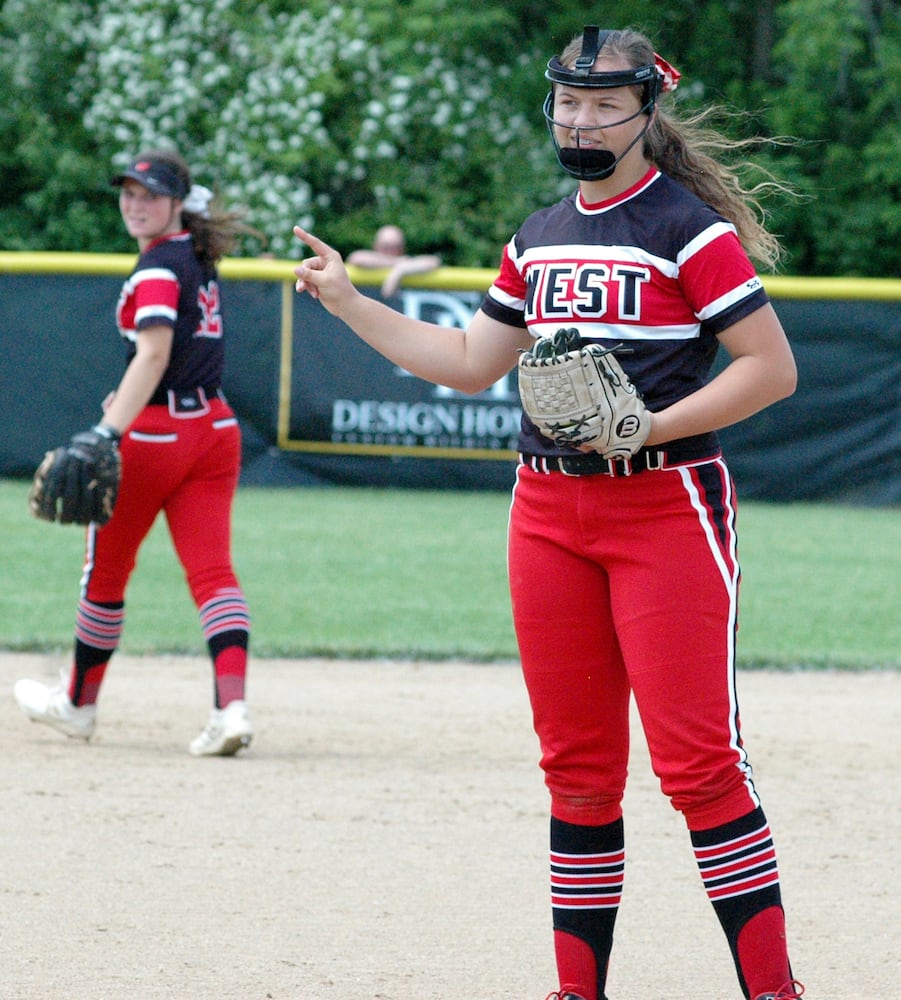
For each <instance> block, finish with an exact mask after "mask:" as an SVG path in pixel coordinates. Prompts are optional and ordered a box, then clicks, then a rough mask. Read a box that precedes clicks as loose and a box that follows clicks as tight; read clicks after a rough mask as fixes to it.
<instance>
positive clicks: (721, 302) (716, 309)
mask: <svg viewBox="0 0 901 1000" xmlns="http://www.w3.org/2000/svg"><path fill="white" fill-rule="evenodd" d="M762 287H763V282H762V281H761V280H760V278H751V279H750V280H749V281H745V282H743V283H742V284H740V285H738V287H737V288H730V289H729V291H728V292H726V293H725V295H721V296H720V297H719V298H718V299H714V301H713V302H711V303H710V304H709V305H708V306H707V308H706V309H702V310H701V311H700V312H699V313H698V319H702V320H704V319H707V318H708V317H709V316H716V315H718V314H719V313H721V312H723V310H725V309H728V308H729V306H731V305H734V304H735V303H736V302H741V300H742V299H745V298H747V297H748V295H749V294H750V293H751V292H756V291H757V289H758V288H762Z"/></svg>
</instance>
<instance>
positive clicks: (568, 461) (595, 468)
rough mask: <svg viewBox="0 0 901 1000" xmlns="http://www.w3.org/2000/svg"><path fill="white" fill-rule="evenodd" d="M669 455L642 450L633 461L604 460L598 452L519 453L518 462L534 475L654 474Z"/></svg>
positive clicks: (663, 452)
mask: <svg viewBox="0 0 901 1000" xmlns="http://www.w3.org/2000/svg"><path fill="white" fill-rule="evenodd" d="M666 457H667V456H666V452H665V451H658V450H655V449H652V450H648V451H645V450H642V451H639V452H638V453H637V454H635V455H633V456H632V458H630V459H626V458H604V456H603V455H599V454H598V453H597V452H596V451H591V452H585V453H584V454H580V455H530V454H528V453H527V452H520V455H519V459H520V461H521V462H522V464H523V465H527V466H528V467H529V468H530V469H533V470H534V471H535V472H543V473H551V472H561V473H562V474H563V475H564V476H632V475H635V474H636V473H638V472H653V471H655V470H658V469H662V468H663V467H664V465H665V464H666Z"/></svg>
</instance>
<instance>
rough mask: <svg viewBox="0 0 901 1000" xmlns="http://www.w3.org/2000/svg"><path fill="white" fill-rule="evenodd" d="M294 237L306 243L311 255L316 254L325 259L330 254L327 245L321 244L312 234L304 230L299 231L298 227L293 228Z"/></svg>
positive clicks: (330, 250) (329, 248) (330, 249)
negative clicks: (311, 252)
mask: <svg viewBox="0 0 901 1000" xmlns="http://www.w3.org/2000/svg"><path fill="white" fill-rule="evenodd" d="M294 235H295V236H296V237H297V238H298V239H299V240H301V241H302V242H304V243H306V245H307V246H308V247H309V248H310V249H311V250H312V251H313V253H315V254H318V255H319V256H320V257H325V256H326V255H327V254H329V253H331V252H332V248H331V247H330V246H329V245H328V243H323V242H322V240H320V239H319V238H318V237H317V236H314V235H313V234H312V233H308V232H307V231H306V230H305V229H301V228H300V226H295V227H294Z"/></svg>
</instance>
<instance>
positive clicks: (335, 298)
mask: <svg viewBox="0 0 901 1000" xmlns="http://www.w3.org/2000/svg"><path fill="white" fill-rule="evenodd" d="M294 235H295V236H296V237H297V238H298V239H299V240H301V241H303V242H304V243H306V244H307V246H308V247H309V248H310V249H311V250H312V251H313V253H315V255H316V256H315V257H307V258H306V259H305V260H303V261H301V263H300V264H299V265H298V266H297V267H295V268H294V274H295V275H296V276H297V281H296V282H295V284H294V287H295V288H296V290H297V291H298V292H306V293H307V294H308V295H311V296H312V297H313V298H314V299H319V300H320V301H321V302H322V304H323V305H324V306H325V308H326V309H328V311H329V312H330V313H333V314H335V315H338V310H339V309H340V307H341V306H342V304H346V302H347V300H348V298H349V297H350V296H351V295H352V294H353V292H354V291H355V289H354V286H353V284H352V282H351V280H350V277H349V276H348V274H347V268H346V267H345V266H344V261H343V260H342V259H341V254H339V253H338V251H337V250H335V249H333V248H332V247H330V246H329V245H328V244H327V243H323V241H322V240H320V239H318V238H317V237H316V236H314V235H313V234H312V233H308V232H307V231H306V230H305V229H301V228H300V226H295V227H294Z"/></svg>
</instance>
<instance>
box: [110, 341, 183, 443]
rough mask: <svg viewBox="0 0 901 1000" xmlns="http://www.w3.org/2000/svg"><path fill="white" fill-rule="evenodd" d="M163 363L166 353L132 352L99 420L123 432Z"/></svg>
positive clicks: (154, 384) (147, 397)
mask: <svg viewBox="0 0 901 1000" xmlns="http://www.w3.org/2000/svg"><path fill="white" fill-rule="evenodd" d="M167 364H168V355H166V356H160V355H152V356H149V355H142V354H141V353H138V354H137V355H135V357H134V358H133V360H132V362H131V364H130V365H129V366H128V368H126V370H125V374H124V375H123V376H122V381H121V382H120V383H119V387H118V388H117V389H116V391H115V393H114V394H113V396H112V399H111V400H110V402H109V405H108V406H107V408H106V410H105V411H104V414H103V423H105V424H107V425H108V426H110V427H113V428H114V429H115V430H117V431H118V432H119V433H120V434H122V433H124V432H125V431H126V430H127V429H128V428H129V427H130V426H131V424H132V423H133V422H134V419H135V417H137V415H138V414H139V413H140V412H141V410H143V409H144V407H145V406H146V405H147V403H148V401H149V400H150V397H151V396H152V395H153V393H154V392H155V390H156V387H157V386H158V385H159V384H160V379H161V378H162V377H163V373H164V372H165V370H166V365H167Z"/></svg>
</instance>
